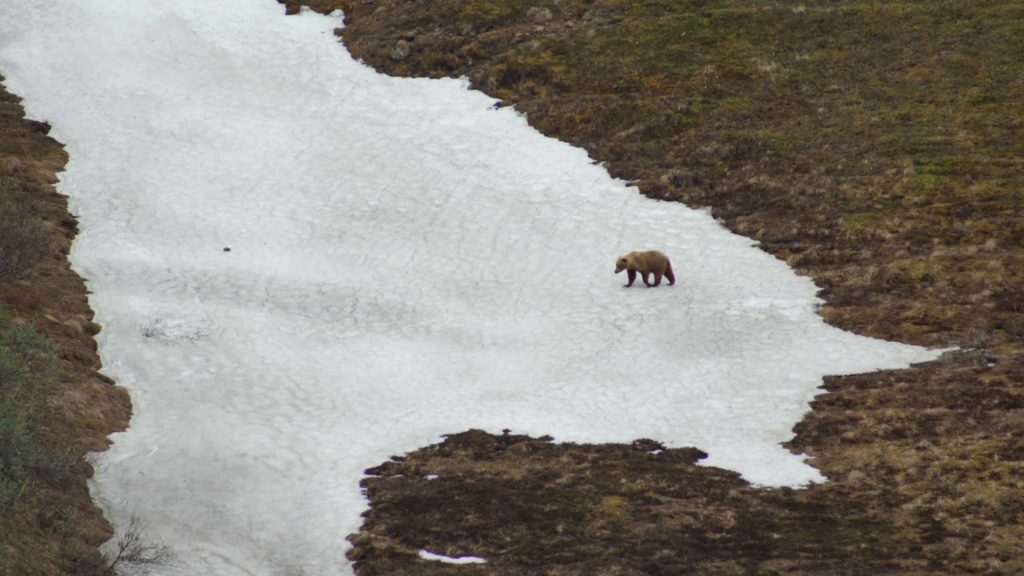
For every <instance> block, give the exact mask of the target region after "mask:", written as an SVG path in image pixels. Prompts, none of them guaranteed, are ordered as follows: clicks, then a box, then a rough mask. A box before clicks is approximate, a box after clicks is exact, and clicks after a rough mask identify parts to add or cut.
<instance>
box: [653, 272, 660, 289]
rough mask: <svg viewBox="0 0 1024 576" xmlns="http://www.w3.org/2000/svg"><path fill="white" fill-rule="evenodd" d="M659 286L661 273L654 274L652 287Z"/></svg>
mask: <svg viewBox="0 0 1024 576" xmlns="http://www.w3.org/2000/svg"><path fill="white" fill-rule="evenodd" d="M658 286H661V272H655V273H654V287H658Z"/></svg>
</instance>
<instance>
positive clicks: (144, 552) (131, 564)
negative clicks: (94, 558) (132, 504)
mask: <svg viewBox="0 0 1024 576" xmlns="http://www.w3.org/2000/svg"><path fill="white" fill-rule="evenodd" d="M116 546H117V550H116V551H115V552H114V557H113V558H109V559H108V564H107V569H106V571H105V572H104V574H106V575H108V576H114V575H116V574H118V573H119V572H120V570H121V568H131V570H132V572H133V573H145V572H147V571H148V570H149V569H150V568H154V567H158V566H163V565H165V564H167V563H168V562H170V561H171V557H172V555H171V551H170V549H169V548H168V547H167V546H164V545H163V544H159V543H154V542H152V541H151V540H149V538H148V537H147V536H146V526H145V524H144V523H143V522H142V521H141V520H139V518H138V517H137V516H134V515H133V516H132V517H131V518H130V519H129V520H128V525H127V526H125V528H124V530H122V532H121V534H120V535H119V536H118V537H117V544H116Z"/></svg>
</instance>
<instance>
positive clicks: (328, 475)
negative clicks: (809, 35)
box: [0, 0, 936, 576]
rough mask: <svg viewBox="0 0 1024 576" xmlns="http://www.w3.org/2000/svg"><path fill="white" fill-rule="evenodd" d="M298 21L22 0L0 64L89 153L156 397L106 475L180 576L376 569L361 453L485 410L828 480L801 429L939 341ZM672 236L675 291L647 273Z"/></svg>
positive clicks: (0, 27)
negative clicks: (369, 556) (351, 546)
mask: <svg viewBox="0 0 1024 576" xmlns="http://www.w3.org/2000/svg"><path fill="white" fill-rule="evenodd" d="M282 12H283V8H282V7H281V6H280V5H278V4H277V3H276V2H274V1H273V0H222V1H219V2H208V1H205V0H150V1H147V2H125V1H124V0H45V1H44V0H26V1H24V2H3V3H0V71H2V72H3V73H4V74H6V75H7V76H8V86H9V88H10V89H11V90H12V91H14V92H15V93H17V94H19V95H21V96H23V97H25V105H26V107H27V109H28V112H29V114H30V115H31V116H32V117H34V118H37V119H43V120H47V121H49V122H51V123H52V124H53V126H54V131H53V134H54V136H55V137H56V138H58V139H59V140H61V141H62V142H65V143H66V144H67V149H68V152H69V153H70V156H71V161H70V163H69V165H68V169H67V172H65V173H64V174H63V176H62V180H61V184H60V190H61V191H62V192H63V193H65V194H68V195H69V196H70V198H71V205H72V208H73V210H74V212H75V213H76V214H77V215H78V216H79V218H80V221H81V228H82V232H81V234H80V235H79V237H78V240H77V241H76V242H75V245H74V249H73V253H72V260H73V264H74V266H75V268H76V269H77V270H78V271H79V272H80V273H81V274H83V275H84V276H85V277H86V278H87V280H88V283H89V287H90V288H91V290H92V291H93V294H92V296H91V303H92V305H93V307H94V308H95V310H96V312H97V319H98V321H99V322H100V323H101V324H103V326H104V331H103V332H102V333H101V334H100V335H99V343H100V351H101V353H102V357H103V360H104V365H105V371H106V373H107V374H109V375H110V376H112V377H114V378H115V379H117V380H118V381H119V382H120V383H121V384H122V385H124V386H127V387H128V388H129V389H130V390H131V392H132V398H133V402H134V406H135V416H134V419H133V420H132V426H131V428H130V429H129V430H128V431H127V432H125V433H123V434H117V435H115V436H114V438H113V440H114V442H115V443H114V446H113V447H112V448H111V450H109V451H108V452H105V453H102V454H99V455H98V456H97V459H96V460H97V474H96V477H95V480H94V482H93V484H92V489H93V494H94V495H95V497H96V498H97V500H98V501H99V502H100V503H101V505H102V506H103V507H104V509H105V510H106V512H107V514H108V516H109V517H111V518H112V519H113V520H114V522H115V523H122V524H123V523H124V521H125V520H126V519H127V518H128V517H129V516H130V515H132V514H135V515H138V516H139V517H141V518H142V519H144V520H145V521H146V522H147V523H148V525H149V526H150V527H151V528H150V530H151V532H152V535H153V536H154V537H157V538H159V539H161V540H163V541H164V542H165V543H166V544H167V545H169V546H170V547H171V548H172V549H174V550H175V551H176V552H177V556H178V562H177V563H176V564H175V565H174V566H170V567H167V568H165V569H164V572H161V573H166V574H218V575H222V576H231V575H236V574H237V575H241V574H283V573H298V572H302V573H304V574H307V575H314V574H337V573H338V572H339V570H342V571H345V570H348V568H347V564H346V562H345V559H344V550H345V543H344V540H343V539H344V536H345V535H346V534H349V533H351V532H353V531H355V530H356V529H357V528H358V527H359V521H360V519H359V514H360V512H362V510H363V509H364V507H365V502H364V500H363V497H362V496H361V494H360V491H359V485H358V482H359V479H360V478H361V476H362V473H363V470H364V469H365V468H367V467H369V466H373V465H375V464H378V463H380V462H381V461H383V460H385V459H386V458H387V457H388V456H389V455H391V454H395V453H401V452H405V451H408V450H413V449H415V448H417V447H420V446H423V445H425V444H428V443H432V442H436V441H439V439H440V438H439V436H440V435H441V434H443V433H450V432H458V431H462V430H465V429H467V428H470V427H480V428H485V429H488V430H490V431H493V432H499V431H500V430H502V429H504V428H510V429H512V430H514V431H516V433H529V434H534V435H542V434H551V435H553V436H555V437H556V439H557V440H559V441H586V442H629V441H631V440H633V439H636V438H641V437H643V438H653V439H657V440H659V441H661V442H663V443H664V444H665V445H666V446H670V447H678V446H697V447H699V448H701V449H703V450H705V451H707V452H709V453H710V458H709V459H708V462H707V463H708V464H713V465H716V466H723V467H727V468H731V469H734V470H737V471H739V472H741V473H742V474H743V475H744V476H745V477H746V478H747V479H749V480H751V481H753V482H756V483H760V484H766V485H801V484H805V483H808V482H813V481H820V480H822V477H821V476H820V475H819V474H818V472H817V471H816V470H815V469H813V468H812V467H810V466H808V465H807V464H806V463H805V462H804V461H803V459H802V458H801V457H800V456H796V455H793V454H790V453H789V452H787V451H786V450H784V449H783V448H782V447H781V446H780V445H779V443H780V442H782V441H784V440H786V439H787V438H789V437H790V436H791V429H792V427H793V425H794V424H795V423H796V422H797V421H798V420H799V419H800V417H801V415H802V414H803V413H804V412H805V411H806V410H807V408H808V406H807V403H808V401H809V400H811V398H812V397H813V396H814V395H815V394H816V388H817V387H818V386H819V385H820V383H821V378H822V376H823V375H826V374H842V373H854V372H863V371H868V370H876V369H882V368H897V367H903V366H906V365H908V364H909V363H911V362H920V361H924V360H928V359H931V358H933V357H934V356H935V355H936V353H935V352H933V351H927V350H922V349H920V348H914V347H910V346H903V345H898V344H892V343H887V342H881V341H877V340H871V339H868V338H862V337H858V336H855V335H852V334H849V333H846V332H842V331H840V330H836V329H834V328H831V327H829V326H827V325H826V324H824V323H823V322H822V321H821V319H820V317H818V316H817V315H816V314H815V306H816V305H817V303H818V301H817V300H816V299H815V287H814V286H813V284H812V283H811V282H810V281H809V280H807V279H805V278H799V277H797V276H796V275H794V274H793V273H792V271H790V270H789V269H788V268H787V267H786V266H785V265H784V264H783V263H782V262H780V261H778V260H776V259H774V258H772V257H770V256H767V255H766V254H764V253H763V252H761V251H759V250H757V249H756V248H754V247H752V244H753V243H752V242H751V241H750V240H749V239H746V238H742V237H739V236H736V235H733V234H730V233H729V232H727V231H726V230H724V229H723V228H721V227H720V226H719V225H718V224H716V223H715V222H714V221H713V220H712V218H710V217H709V216H708V215H707V214H706V213H704V212H698V211H694V210H690V209H687V208H686V207H684V206H682V205H678V204H671V203H659V202H655V201H651V200H648V199H645V198H642V197H641V196H640V195H639V194H638V193H637V192H636V190H635V189H633V188H630V187H628V186H626V185H625V184H624V183H622V182H620V181H616V180H613V179H611V178H609V176H608V174H607V173H606V171H605V170H604V169H603V168H601V167H600V166H596V165H595V164H594V163H592V162H591V161H590V159H589V158H588V157H587V155H586V154H585V153H584V152H583V151H581V150H578V149H575V148H572V147H570V146H568V145H565V144H563V143H560V142H557V141H554V140H550V139H547V138H544V137H542V136H541V135H540V134H538V133H536V132H535V131H534V130H532V129H531V128H529V126H528V125H527V124H526V122H525V120H524V119H523V118H521V117H520V116H518V115H517V114H516V113H515V112H514V111H513V110H510V109H502V110H495V109H494V108H493V104H494V101H493V100H492V99H490V98H488V97H486V96H485V95H483V94H480V93H477V92H473V91H470V90H468V89H467V86H466V82H465V81H461V80H424V79H419V80H407V79H394V78H388V77H385V76H381V75H378V74H376V73H374V72H373V71H372V70H370V69H368V68H367V67H365V66H363V65H361V64H359V63H357V62H355V61H353V60H352V59H351V58H350V57H349V56H348V55H347V53H346V52H345V51H344V48H343V47H342V46H341V45H340V44H339V43H337V41H336V40H335V38H334V36H333V34H332V29H333V28H334V27H336V26H339V25H340V18H339V17H338V16H337V15H336V16H334V17H332V18H325V17H321V16H316V15H314V14H311V13H304V14H302V15H300V16H294V17H287V18H286V17H284V16H283V15H282ZM225 247H230V250H226V249H225ZM645 248H657V249H661V250H663V251H665V252H666V253H668V254H669V255H670V256H671V257H672V260H673V267H674V268H675V271H676V274H677V277H678V278H679V282H678V283H677V284H676V286H675V287H671V288H668V287H662V288H658V289H646V288H643V287H634V288H632V289H628V290H627V289H624V288H622V283H623V277H622V276H614V275H613V274H612V270H613V266H614V261H615V258H616V257H617V256H619V255H620V254H623V253H626V252H629V251H631V250H640V249H645Z"/></svg>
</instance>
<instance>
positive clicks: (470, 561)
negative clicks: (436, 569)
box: [420, 550, 487, 564]
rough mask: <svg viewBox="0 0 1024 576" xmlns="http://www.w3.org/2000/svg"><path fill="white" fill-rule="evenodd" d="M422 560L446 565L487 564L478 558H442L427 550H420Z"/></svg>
mask: <svg viewBox="0 0 1024 576" xmlns="http://www.w3.org/2000/svg"><path fill="white" fill-rule="evenodd" d="M420 558H423V559H424V560H436V561H437V562H444V563H445V564H486V563H487V560H484V559H483V558H478V557H476V556H455V557H453V556H442V555H441V554H434V553H433V552H427V551H426V550H420Z"/></svg>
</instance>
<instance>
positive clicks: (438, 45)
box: [282, 0, 1024, 575]
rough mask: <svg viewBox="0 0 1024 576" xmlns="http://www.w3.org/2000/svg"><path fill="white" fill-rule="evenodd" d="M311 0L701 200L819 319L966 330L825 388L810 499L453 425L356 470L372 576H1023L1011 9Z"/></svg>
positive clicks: (801, 431) (803, 430)
mask: <svg viewBox="0 0 1024 576" xmlns="http://www.w3.org/2000/svg"><path fill="white" fill-rule="evenodd" d="M282 1H283V0H282ZM311 4H312V5H313V8H314V9H316V10H319V11H323V12H327V11H330V10H332V9H335V8H341V9H343V10H345V12H346V27H345V29H344V30H339V31H338V33H339V35H341V36H342V37H343V38H344V41H345V43H346V45H347V46H348V48H349V50H350V51H351V52H352V53H353V54H354V55H355V56H356V57H357V58H360V59H362V60H364V61H365V62H366V63H368V64H369V65H371V66H373V67H375V68H377V69H378V70H381V71H383V72H385V73H388V74H392V75H399V76H430V77H438V76H466V77H468V78H469V79H470V81H471V83H472V85H473V86H474V87H475V88H479V89H481V90H483V91H485V92H488V93H489V94H491V95H493V96H495V97H497V98H500V99H502V100H503V101H504V102H505V103H506V104H509V105H515V106H516V108H517V109H518V110H520V111H522V112H524V113H526V114H527V115H528V117H529V120H530V123H531V124H532V125H534V126H535V127H537V128H538V129H539V130H541V131H542V132H544V133H546V134H549V135H551V136H554V137H557V138H559V139H562V140H565V141H568V142H571V143H573V144H576V145H579V146H582V147H584V148H586V149H587V150H588V151H589V152H590V154H591V156H592V157H593V158H594V159H596V160H599V161H602V162H604V163H605V164H606V165H607V166H608V168H609V170H610V171H611V173H612V174H613V175H615V176H617V177H620V178H623V179H625V180H629V181H633V182H635V183H636V184H637V186H638V187H639V188H640V190H641V191H642V192H643V193H644V194H647V195H649V196H652V197H656V198H664V199H671V200H679V201H683V202H686V203H687V204H689V205H691V206H710V207H711V208H712V210H713V213H714V215H715V216H716V217H717V218H719V219H721V221H722V222H723V224H724V225H725V226H727V227H729V228H730V229H732V230H734V231H736V232H738V233H741V234H744V235H747V236H751V237H753V238H756V239H759V240H760V241H761V244H762V247H763V248H764V249H765V250H767V251H768V252H770V253H772V254H775V255H776V256H778V257H779V258H782V259H784V260H786V261H787V262H789V263H790V264H791V265H792V266H794V268H795V269H796V270H797V271H798V272H799V273H801V274H806V275H809V276H811V277H813V278H814V280H815V282H816V283H817V284H818V285H819V286H820V287H822V292H821V296H822V297H823V298H824V299H825V300H826V301H827V304H826V305H824V306H823V307H822V309H821V314H822V315H823V316H824V317H825V318H826V319H827V320H828V321H829V322H831V323H833V324H835V325H837V326H839V327H842V328H845V329H849V330H852V331H855V332H857V333H860V334H864V335H869V336H875V337H881V338H887V339H892V340H898V341H902V342H907V343H914V344H922V345H927V346H959V347H960V348H961V351H960V352H957V353H951V354H948V355H946V356H945V357H944V358H943V359H941V360H939V361H937V362H933V363H930V364H927V365H923V366H919V367H915V368H913V369H910V370H903V371H893V372H877V373H873V374H864V375H858V376H848V377H836V378H828V379H827V380H826V382H825V389H826V390H827V393H826V394H823V395H821V396H819V397H818V398H817V400H816V401H815V402H814V404H813V406H812V411H811V412H810V413H808V415H807V416H806V418H805V419H804V420H803V421H802V422H801V423H799V424H798V425H797V426H796V428H795V433H796V436H795V438H794V439H793V440H792V442H790V446H791V447H792V448H793V449H794V450H798V451H803V452H805V453H807V454H809V455H811V456H812V457H813V459H814V460H813V462H814V464H815V465H816V466H817V467H819V468H820V469H821V471H822V472H823V473H824V474H825V475H826V476H828V477H829V478H830V480H831V481H830V482H829V483H827V484H823V485H818V486H813V487H811V488H810V489H807V490H799V491H793V490H764V489H754V488H751V487H750V486H747V485H745V484H744V483H743V482H742V481H740V480H739V479H737V478H736V477H735V475H733V474H731V473H728V472H724V471H721V470H714V469H709V468H703V467H697V466H695V465H694V464H693V458H694V452H693V451H691V450H668V451H663V452H660V453H658V454H654V453H652V452H651V450H650V447H651V446H652V445H651V444H650V443H648V442H642V443H640V444H639V445H634V446H576V445H570V444H555V443H550V442H545V441H542V440H536V439H528V438H522V437H513V436H507V437H494V436H489V435H486V434H483V433H479V432H467V433H463V434H457V435H455V436H452V437H450V438H449V439H448V440H446V441H445V442H444V443H442V444H440V445H437V446H432V447H429V448H424V449H422V450H419V451H417V452H414V453H412V454H408V455H406V456H404V457H396V459H395V461H394V462H389V463H386V464H384V465H382V466H381V467H379V468H377V469H373V470H370V471H368V472H369V474H370V476H369V477H368V478H367V479H366V480H365V481H364V486H365V488H366V489H367V492H368V495H369V498H370V501H371V506H372V507H371V510H370V511H369V512H368V513H367V515H366V521H365V523H364V525H363V528H362V530H361V531H360V532H359V533H358V534H355V535H353V536H352V537H351V541H352V542H353V544H354V545H355V547H354V549H353V551H352V554H351V556H352V558H353V559H355V560H356V566H357V571H358V572H359V573H360V574H363V575H374V574H462V573H466V574H483V573H487V574H688V573H698V574H731V573H736V574H743V573H758V574H762V573H779V574H832V573H848V574H854V573H856V574H867V573H872V574H879V573H883V574H885V573H892V574H907V573H920V574H1019V573H1024V500H1022V498H1021V494H1022V493H1024V492H1022V488H1024V477H1022V476H1021V475H1020V472H1021V468H1022V466H1024V412H1022V410H1021V408H1022V407H1024V388H1022V384H1024V346H1022V343H1024V260H1022V259H1024V219H1022V216H1021V214H1022V211H1021V209H1022V207H1024V206H1022V204H1024V147H1022V146H1021V142H1024V138H1022V137H1024V77H1022V75H1021V74H1020V70H1021V69H1020V64H1019V63H1020V62H1024V7H1022V6H1021V5H1020V4H1019V3H1015V2H1005V1H1004V2H977V3H969V4H967V3H959V2H927V3H926V2H910V1H897V2H882V3H874V2H872V3H867V2H824V1H821V2H816V1H810V2H801V3H798V2H773V3H763V2H744V1H733V2H727V1H717V2H716V1H711V0H708V1H690V2H664V1H657V0H632V1H626V0H622V1H618V0H561V1H543V0H537V1H535V2H526V1H517V0H506V1H502V2H484V1H482V0H481V1H478V0H458V1H457V0H444V1H438V2H423V1H399V0H370V1H365V0H360V1H356V0H315V1H313V2H311ZM297 9H298V8H297V6H295V5H292V6H289V11H295V10H297ZM681 273H682V274H683V275H684V276H685V271H681ZM428 475H437V478H436V479H428V477H427V476H428ZM424 548H425V549H428V550H430V551H433V552H438V553H444V554H449V555H455V556H458V555H465V554H472V555H477V556H481V557H484V558H486V559H487V560H488V564H486V565H465V566H451V565H442V564H439V563H437V562H430V561H426V560H421V559H419V558H418V557H417V552H418V551H419V550H420V549H424Z"/></svg>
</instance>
